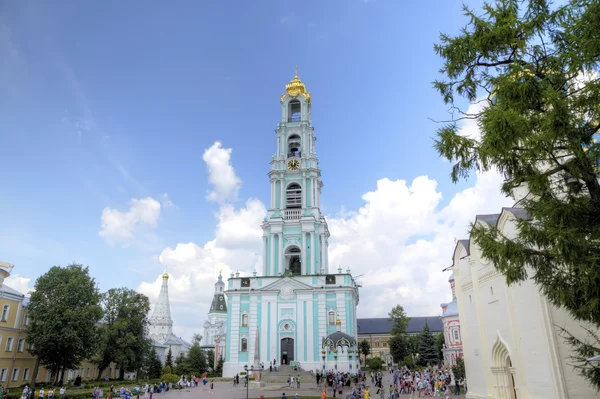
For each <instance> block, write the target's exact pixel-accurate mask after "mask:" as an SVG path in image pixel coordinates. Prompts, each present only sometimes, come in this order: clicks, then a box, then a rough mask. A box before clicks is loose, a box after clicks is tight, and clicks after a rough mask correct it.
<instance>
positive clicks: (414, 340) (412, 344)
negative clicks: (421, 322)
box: [408, 334, 421, 355]
mask: <svg viewBox="0 0 600 399" xmlns="http://www.w3.org/2000/svg"><path fill="white" fill-rule="evenodd" d="M420 345H421V334H411V335H409V336H408V353H410V354H412V355H418V354H419V346H420Z"/></svg>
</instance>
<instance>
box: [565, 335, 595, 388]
mask: <svg viewBox="0 0 600 399" xmlns="http://www.w3.org/2000/svg"><path fill="white" fill-rule="evenodd" d="M584 329H585V331H586V333H587V336H586V337H585V338H584V339H579V338H577V337H575V336H574V335H572V334H570V333H569V332H568V331H567V330H565V329H564V328H562V327H558V330H559V334H560V335H561V337H563V338H564V339H565V341H566V342H567V343H568V344H569V345H571V347H572V348H573V352H574V353H573V355H571V356H570V357H569V360H570V361H571V362H572V366H573V368H574V369H575V370H577V371H578V372H579V374H580V375H581V376H582V377H584V378H585V379H587V380H588V381H594V382H595V381H600V367H598V362H590V361H589V360H588V359H589V358H591V357H594V356H596V355H598V353H600V336H599V335H598V332H597V331H592V330H591V329H589V328H584ZM594 385H595V386H596V387H598V384H597V383H594Z"/></svg>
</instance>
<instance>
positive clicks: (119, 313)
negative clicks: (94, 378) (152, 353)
mask: <svg viewBox="0 0 600 399" xmlns="http://www.w3.org/2000/svg"><path fill="white" fill-rule="evenodd" d="M101 303H102V308H103V310H104V318H103V323H102V325H101V326H100V328H99V330H100V334H99V336H100V340H99V345H98V352H97V355H96V356H95V363H96V364H97V365H98V379H100V378H102V373H103V372H104V370H105V369H106V368H107V367H109V366H110V364H111V363H112V362H116V363H117V364H118V365H119V370H120V372H121V376H120V377H121V378H123V376H124V374H125V372H129V371H136V370H138V369H140V368H142V366H143V365H144V357H145V355H146V352H147V351H148V348H149V347H150V342H149V341H148V339H147V338H146V330H147V326H148V318H147V314H148V312H149V311H150V301H149V300H148V297H147V296H146V295H143V294H140V293H138V292H136V291H134V290H131V289H128V288H112V289H110V290H108V291H107V292H106V293H104V294H103V295H102V301H101Z"/></svg>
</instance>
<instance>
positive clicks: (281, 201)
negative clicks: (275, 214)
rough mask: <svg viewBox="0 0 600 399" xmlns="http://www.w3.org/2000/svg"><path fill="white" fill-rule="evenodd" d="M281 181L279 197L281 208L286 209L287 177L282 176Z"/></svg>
mask: <svg viewBox="0 0 600 399" xmlns="http://www.w3.org/2000/svg"><path fill="white" fill-rule="evenodd" d="M279 181H280V183H281V192H280V194H281V197H280V198H279V209H285V179H284V178H283V177H281V178H280V179H279Z"/></svg>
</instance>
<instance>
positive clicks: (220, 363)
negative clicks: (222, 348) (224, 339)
mask: <svg viewBox="0 0 600 399" xmlns="http://www.w3.org/2000/svg"><path fill="white" fill-rule="evenodd" d="M223 363H225V359H223V356H219V361H218V362H217V368H216V369H215V372H216V373H219V374H222V373H223Z"/></svg>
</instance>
